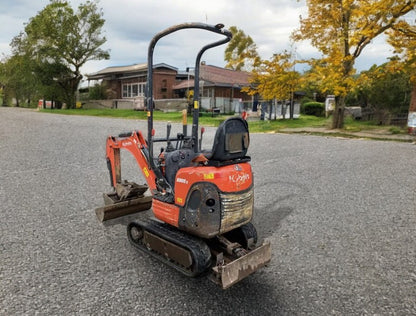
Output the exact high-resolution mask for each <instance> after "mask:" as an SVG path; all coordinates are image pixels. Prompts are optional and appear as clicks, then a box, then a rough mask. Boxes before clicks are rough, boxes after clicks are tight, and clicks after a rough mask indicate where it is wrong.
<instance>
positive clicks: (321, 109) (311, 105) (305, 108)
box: [301, 102, 325, 117]
mask: <svg viewBox="0 0 416 316" xmlns="http://www.w3.org/2000/svg"><path fill="white" fill-rule="evenodd" d="M301 113H302V114H306V115H314V116H317V117H322V116H324V115H325V105H324V103H321V102H307V103H304V104H303V105H302V107H301Z"/></svg>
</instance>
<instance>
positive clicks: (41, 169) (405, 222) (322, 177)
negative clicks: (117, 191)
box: [0, 108, 416, 315]
mask: <svg viewBox="0 0 416 316" xmlns="http://www.w3.org/2000/svg"><path fill="white" fill-rule="evenodd" d="M164 125H165V124H163V123H157V124H155V126H156V128H159V129H160V128H163V130H164V127H163V126H164ZM174 127H175V128H179V127H178V126H174ZM133 129H141V130H145V129H146V124H145V122H143V121H135V120H122V119H105V118H96V117H75V116H60V115H53V114H42V113H37V112H35V111H32V110H23V109H16V108H0V137H1V140H0V163H1V167H0V170H1V173H0V215H1V221H0V231H1V235H0V315H58V314H59V315H67V314H77V315H117V314H120V315H127V314H136V315H197V314H201V315H305V314H307V315H357V314H360V315H387V314H392V315H411V314H416V299H415V297H416V268H415V259H416V243H415V236H416V206H415V205H416V193H415V187H416V185H415V184H416V177H415V176H416V159H415V155H416V146H415V145H413V144H406V143H395V142H384V141H366V140H352V139H342V138H332V137H328V138H326V137H317V136H302V135H282V134H252V135H251V145H250V146H251V147H250V150H249V154H250V155H251V156H252V165H253V169H254V176H255V194H256V200H255V209H256V214H255V217H254V223H255V225H256V227H257V228H258V231H259V234H260V236H261V237H263V238H267V239H268V240H270V241H271V243H272V251H273V253H272V255H273V257H272V262H271V264H270V265H269V266H268V267H267V268H265V269H263V270H261V271H258V272H257V273H256V274H254V275H253V276H251V277H249V278H247V279H245V280H243V281H242V282H240V283H239V284H237V285H235V286H233V287H232V288H230V289H228V290H226V291H223V290H221V289H219V288H217V287H216V286H215V285H214V284H213V283H211V282H210V281H208V280H207V279H205V278H197V279H188V278H186V277H184V276H182V275H180V274H179V273H178V272H176V271H175V270H173V269H171V268H168V267H166V266H164V265H163V264H161V263H159V262H157V261H155V260H154V259H152V258H150V257H148V256H146V255H144V254H142V253H139V252H137V251H135V250H134V249H133V248H132V247H130V245H129V244H128V241H127V238H126V233H125V227H124V225H123V221H112V222H110V223H109V224H107V225H102V224H101V223H99V222H98V220H97V219H96V217H95V213H94V208H96V207H98V206H101V205H102V196H101V195H102V192H104V191H108V190H109V189H110V186H109V175H108V171H107V168H106V163H105V157H104V156H105V138H106V136H107V135H109V134H118V133H120V132H123V131H127V130H133ZM213 134H214V130H213V129H211V128H208V129H207V133H206V137H205V139H204V143H205V144H209V142H210V141H211V140H212V137H213ZM158 135H160V134H158ZM122 166H123V167H124V169H123V170H122V174H123V176H124V178H127V179H129V180H134V181H136V182H139V183H143V182H144V179H143V178H142V177H141V176H140V175H139V169H138V168H137V167H136V165H135V162H134V161H133V160H132V159H131V158H130V157H129V156H126V157H124V156H122ZM132 174H134V176H132ZM148 215H149V214H141V215H140V216H148Z"/></svg>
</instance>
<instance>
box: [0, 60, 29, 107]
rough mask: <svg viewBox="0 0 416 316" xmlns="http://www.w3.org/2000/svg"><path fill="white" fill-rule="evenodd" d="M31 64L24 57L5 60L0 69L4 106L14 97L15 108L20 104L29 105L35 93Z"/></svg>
mask: <svg viewBox="0 0 416 316" xmlns="http://www.w3.org/2000/svg"><path fill="white" fill-rule="evenodd" d="M32 66H33V65H32V63H31V62H30V60H28V59H27V58H26V56H24V55H14V56H12V57H10V58H8V59H6V60H5V61H4V62H3V63H2V65H1V67H0V82H1V85H2V86H3V95H4V100H3V102H4V104H6V102H7V101H9V100H8V98H10V97H14V99H15V100H16V106H19V105H20V103H21V102H25V103H26V102H27V103H30V101H31V99H32V97H33V96H34V94H35V92H36V82H35V77H34V75H33V72H32V69H33V68H32Z"/></svg>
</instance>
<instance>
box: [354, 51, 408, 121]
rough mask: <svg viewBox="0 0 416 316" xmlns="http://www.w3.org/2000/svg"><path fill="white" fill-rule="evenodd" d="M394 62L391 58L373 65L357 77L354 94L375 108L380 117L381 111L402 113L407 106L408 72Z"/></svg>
mask: <svg viewBox="0 0 416 316" xmlns="http://www.w3.org/2000/svg"><path fill="white" fill-rule="evenodd" d="M395 63H396V60H395V59H393V60H392V61H390V62H388V63H385V64H383V65H380V66H376V65H374V66H372V67H371V68H370V69H369V70H368V71H364V72H362V73H361V74H360V76H359V77H358V78H357V83H358V84H357V87H356V89H354V90H355V94H356V95H357V96H358V97H360V98H361V99H362V101H364V102H365V103H366V105H367V106H370V107H371V108H373V109H375V110H376V111H377V112H378V113H376V114H379V116H380V117H382V116H383V112H384V113H388V114H402V113H403V112H404V111H405V110H406V108H407V107H408V106H409V100H410V85H409V74H408V73H407V72H405V71H403V70H402V69H400V68H397V67H395ZM379 121H383V120H382V119H379Z"/></svg>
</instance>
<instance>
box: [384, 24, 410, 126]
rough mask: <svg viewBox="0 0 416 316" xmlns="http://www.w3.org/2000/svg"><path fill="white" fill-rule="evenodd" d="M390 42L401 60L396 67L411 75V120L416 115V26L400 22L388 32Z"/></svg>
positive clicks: (397, 59) (398, 60) (396, 61)
mask: <svg viewBox="0 0 416 316" xmlns="http://www.w3.org/2000/svg"><path fill="white" fill-rule="evenodd" d="M388 35H389V38H388V42H389V43H390V44H391V45H392V46H393V47H394V49H395V52H396V53H397V54H399V56H400V57H399V58H396V59H395V67H397V68H399V69H403V70H405V71H406V72H408V73H409V76H410V84H411V86H412V90H411V91H412V92H411V96H410V104H409V118H410V117H411V116H415V115H416V26H415V25H410V24H409V23H407V22H406V21H400V22H399V23H397V24H396V25H395V26H394V27H393V28H392V29H390V30H389V32H388Z"/></svg>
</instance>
